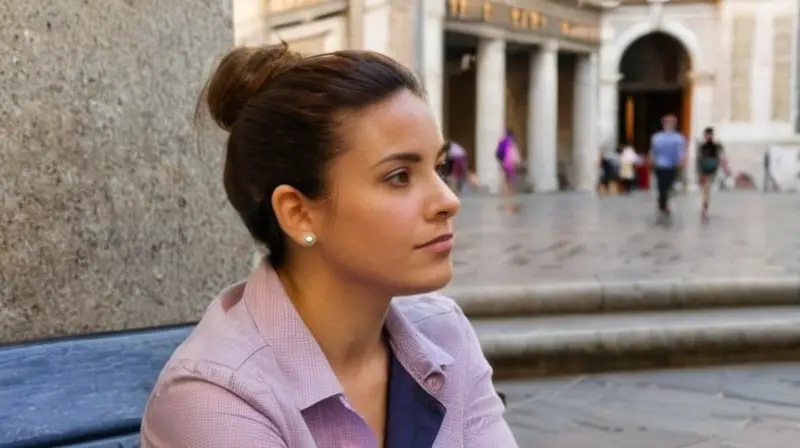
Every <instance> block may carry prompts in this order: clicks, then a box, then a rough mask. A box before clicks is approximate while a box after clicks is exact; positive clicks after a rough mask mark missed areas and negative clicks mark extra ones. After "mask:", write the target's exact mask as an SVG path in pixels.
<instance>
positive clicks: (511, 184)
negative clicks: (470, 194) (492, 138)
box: [495, 129, 522, 213]
mask: <svg viewBox="0 0 800 448" xmlns="http://www.w3.org/2000/svg"><path fill="white" fill-rule="evenodd" d="M495 157H496V158H497V162H498V163H499V164H500V169H501V170H502V172H503V186H502V192H501V193H502V195H503V198H504V207H505V208H506V209H507V210H508V212H509V213H516V212H518V211H519V204H517V203H515V202H514V201H513V200H512V199H511V196H512V195H513V194H514V192H515V189H516V185H517V171H518V170H519V167H520V166H522V156H521V155H520V153H519V146H517V141H516V139H515V138H514V131H512V130H511V129H506V133H505V135H503V137H502V138H501V139H500V142H499V143H498V144H497V151H496V152H495Z"/></svg>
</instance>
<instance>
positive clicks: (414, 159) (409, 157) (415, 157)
mask: <svg viewBox="0 0 800 448" xmlns="http://www.w3.org/2000/svg"><path fill="white" fill-rule="evenodd" d="M445 153H447V145H446V144H444V145H442V147H441V148H440V149H439V152H438V153H436V158H437V159H438V158H439V157H441V156H442V155H443V154H445ZM387 162H408V163H419V162H422V156H421V155H420V154H419V153H418V152H396V153H394V154H390V155H388V156H386V157H384V158H383V159H381V160H380V161H379V162H378V163H376V164H375V165H374V166H378V165H383V164H384V163H387Z"/></svg>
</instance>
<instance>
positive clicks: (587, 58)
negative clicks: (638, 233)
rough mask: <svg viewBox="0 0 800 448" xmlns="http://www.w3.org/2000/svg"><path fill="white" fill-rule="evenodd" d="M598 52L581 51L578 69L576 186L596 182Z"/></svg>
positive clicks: (589, 188) (583, 187)
mask: <svg viewBox="0 0 800 448" xmlns="http://www.w3.org/2000/svg"><path fill="white" fill-rule="evenodd" d="M597 81H598V73H597V55H596V54H594V53H591V54H586V55H579V56H578V61H577V66H576V71H575V95H574V105H573V108H572V110H573V114H574V118H573V121H572V131H573V138H572V141H573V147H572V160H573V164H574V171H575V175H576V176H575V177H576V182H575V188H576V189H577V190H581V191H594V190H595V188H594V187H595V185H596V183H597V157H598V152H599V147H598V146H599V145H598V142H597V130H598V129H597V86H598V83H597Z"/></svg>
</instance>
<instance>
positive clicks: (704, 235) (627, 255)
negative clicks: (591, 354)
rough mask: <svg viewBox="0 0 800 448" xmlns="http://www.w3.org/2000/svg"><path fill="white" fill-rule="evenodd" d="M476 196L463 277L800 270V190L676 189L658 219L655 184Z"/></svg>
mask: <svg viewBox="0 0 800 448" xmlns="http://www.w3.org/2000/svg"><path fill="white" fill-rule="evenodd" d="M519 201H520V202H521V203H522V210H521V212H520V213H519V214H518V215H508V214H504V213H502V212H501V211H500V210H499V206H500V204H501V202H500V199H499V198H497V197H477V196H476V197H467V198H464V200H463V201H462V210H461V213H460V215H459V216H458V218H457V219H456V226H457V227H456V229H457V237H456V239H457V242H456V250H455V252H454V263H455V266H456V276H455V279H454V281H453V286H454V287H467V286H471V285H506V284H533V283H542V282H564V281H574V280H592V279H594V280H599V281H603V280H627V279H631V280H632V279H662V278H663V279H676V278H696V277H715V278H718V277H740V276H753V277H761V276H786V275H792V274H798V275H800V195H795V194H763V193H758V192H719V193H718V194H716V195H715V196H714V197H713V198H712V208H711V216H710V219H709V220H708V222H706V223H703V222H702V221H701V220H700V217H699V201H700V199H699V194H697V193H690V194H688V195H685V196H678V197H676V198H675V200H674V202H673V204H672V208H673V211H674V214H673V215H674V216H673V217H672V218H671V220H670V222H669V223H664V222H659V220H658V219H657V216H656V213H655V202H654V201H655V200H654V198H653V196H652V195H651V194H649V193H636V194H633V195H631V196H607V197H598V196H594V195H589V194H579V193H572V194H541V195H528V196H522V197H520V198H519Z"/></svg>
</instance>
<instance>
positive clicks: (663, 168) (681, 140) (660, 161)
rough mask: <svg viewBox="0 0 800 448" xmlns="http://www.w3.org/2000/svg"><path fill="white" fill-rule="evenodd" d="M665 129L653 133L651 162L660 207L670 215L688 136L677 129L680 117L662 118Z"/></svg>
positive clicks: (684, 159) (664, 212)
mask: <svg viewBox="0 0 800 448" xmlns="http://www.w3.org/2000/svg"><path fill="white" fill-rule="evenodd" d="M661 123H662V125H663V127H664V130H662V131H659V132H656V133H655V134H653V139H652V140H651V143H650V163H651V166H653V168H654V171H655V175H656V186H657V188H658V209H659V211H661V213H663V214H665V215H669V213H670V210H669V204H668V202H669V194H670V191H672V185H673V184H674V183H675V179H676V178H677V177H678V170H679V169H680V167H681V166H683V165H684V164H685V162H686V138H685V137H684V136H683V135H681V133H679V132H678V131H676V130H675V129H676V127H677V125H678V119H677V118H675V116H674V115H666V116H664V118H663V119H661Z"/></svg>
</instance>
